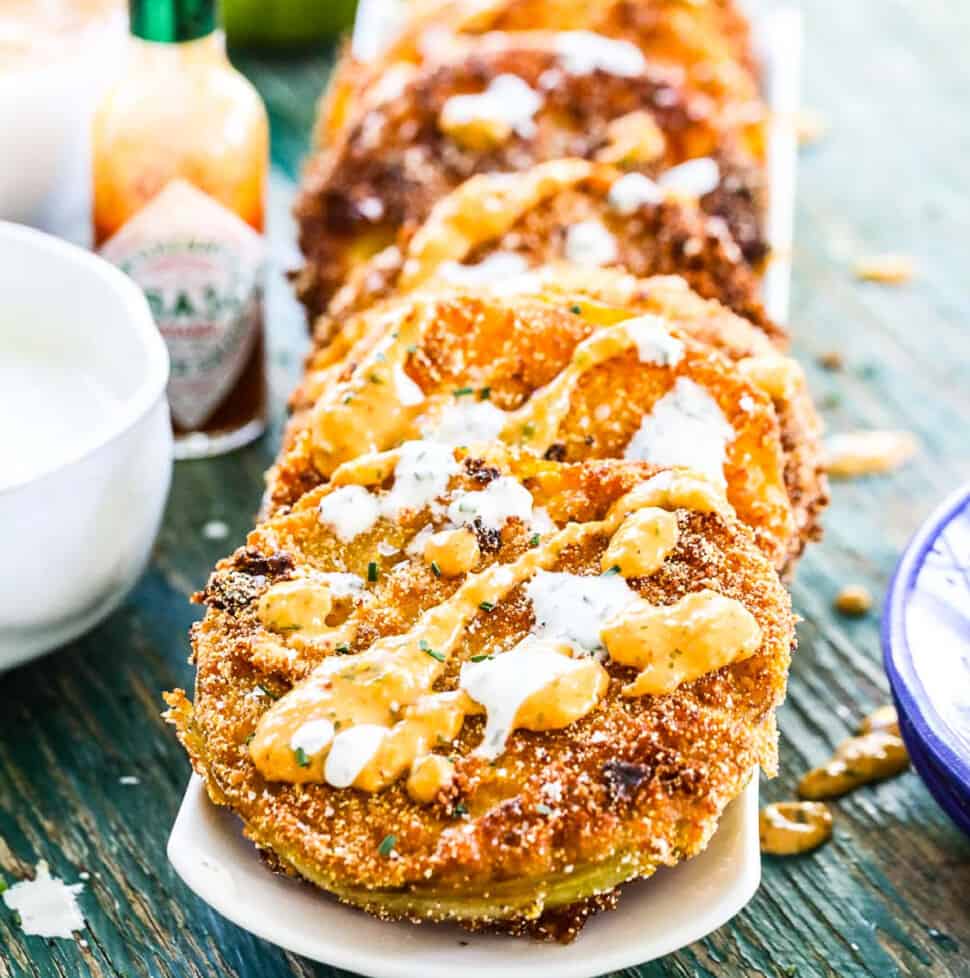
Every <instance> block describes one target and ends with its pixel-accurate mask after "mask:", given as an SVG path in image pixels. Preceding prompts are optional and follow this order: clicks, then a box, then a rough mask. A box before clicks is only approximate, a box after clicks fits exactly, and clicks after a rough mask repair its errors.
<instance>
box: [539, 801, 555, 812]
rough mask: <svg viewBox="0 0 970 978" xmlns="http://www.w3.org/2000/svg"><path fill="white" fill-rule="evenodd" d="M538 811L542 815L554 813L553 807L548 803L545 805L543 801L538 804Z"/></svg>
mask: <svg viewBox="0 0 970 978" xmlns="http://www.w3.org/2000/svg"><path fill="white" fill-rule="evenodd" d="M536 811H537V812H538V813H539V814H540V815H551V814H552V809H551V808H550V807H549V806H548V805H544V804H543V803H542V802H539V804H538V805H536Z"/></svg>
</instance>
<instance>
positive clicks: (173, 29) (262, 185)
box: [93, 0, 269, 458]
mask: <svg viewBox="0 0 970 978" xmlns="http://www.w3.org/2000/svg"><path fill="white" fill-rule="evenodd" d="M130 13H131V34H132V37H131V39H130V44H129V48H130V50H129V59H128V66H127V70H126V71H125V72H124V73H123V74H122V77H121V78H120V79H119V80H118V81H117V82H116V83H115V85H114V86H113V88H112V89H111V90H110V91H109V92H108V94H107V95H106V96H105V98H104V99H103V101H102V103H101V105H100V107H99V109H98V111H97V113H96V116H95V120H94V133H93V176H94V195H93V200H94V214H93V224H94V237H95V246H96V247H97V248H99V249H100V251H101V254H102V255H103V256H104V257H105V258H107V259H108V260H109V261H112V262H114V263H115V264H116V265H118V266H119V267H120V268H121V269H122V270H123V271H125V272H126V273H127V274H128V275H130V276H131V277H132V278H133V279H134V280H135V281H136V282H137V283H138V284H139V285H140V286H141V287H142V289H143V290H144V291H145V294H146V296H147V298H148V302H149V304H150V306H151V308H152V312H153V313H154V316H155V321H156V322H157V324H158V327H159V329H160V330H161V332H162V335H163V336H164V337H165V340H166V342H167V344H168V349H169V354H170V356H171V361H172V375H171V380H170V382H169V389H168V394H169V403H170V404H171V408H172V423H173V426H174V428H175V441H176V449H175V453H176V457H178V458H193V457H200V456H205V455H215V454H220V453H222V452H225V451H229V450H230V449H232V448H236V447H238V446H240V445H243V444H245V443H246V442H249V441H251V440H252V439H253V438H255V437H256V436H257V435H259V434H260V432H262V430H263V428H264V425H265V415H266V365H265V353H264V343H263V302H262V294H263V288H262V279H263V267H264V240H263V217H264V204H265V191H266V174H267V168H268V161H269V135H268V132H269V130H268V124H267V119H266V111H265V109H264V107H263V104H262V102H261V100H260V98H259V95H258V94H257V93H256V90H255V89H254V88H253V87H252V85H250V84H249V82H248V81H246V79H245V78H243V76H242V75H240V74H239V73H238V72H237V71H236V70H235V69H234V68H233V67H232V66H231V65H230V63H229V61H228V59H227V57H226V52H225V42H224V38H223V35H222V32H221V31H220V30H218V29H217V27H216V18H215V10H214V0H130Z"/></svg>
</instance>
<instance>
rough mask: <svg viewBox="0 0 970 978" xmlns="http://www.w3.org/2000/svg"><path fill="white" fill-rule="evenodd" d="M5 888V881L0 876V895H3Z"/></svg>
mask: <svg viewBox="0 0 970 978" xmlns="http://www.w3.org/2000/svg"><path fill="white" fill-rule="evenodd" d="M6 888H7V881H6V880H5V879H4V878H3V877H2V876H0V893H3V891H4V890H5V889H6Z"/></svg>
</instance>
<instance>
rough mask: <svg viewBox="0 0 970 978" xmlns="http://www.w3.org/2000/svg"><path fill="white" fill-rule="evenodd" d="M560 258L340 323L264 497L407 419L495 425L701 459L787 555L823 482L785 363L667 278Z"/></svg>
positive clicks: (683, 461) (385, 437) (739, 324)
mask: <svg viewBox="0 0 970 978" xmlns="http://www.w3.org/2000/svg"><path fill="white" fill-rule="evenodd" d="M560 272H561V274H557V273H556V271H555V270H547V271H546V272H545V273H543V275H542V276H540V280H539V282H538V283H537V285H538V287H537V288H536V289H535V290H534V291H533V292H531V293H526V294H518V293H512V294H502V293H498V292H496V291H494V290H489V289H485V288H477V289H473V288H470V287H465V288H460V289H459V288H457V287H451V288H445V289H440V288H435V289H433V290H430V291H424V292H416V293H412V294H410V295H408V296H404V297H402V298H400V299H397V300H394V301H392V302H389V303H387V304H385V305H383V306H380V307H376V308H375V309H373V310H370V311H369V312H365V313H363V314H361V316H360V317H359V318H358V320H357V322H356V323H348V324H347V326H346V327H345V329H344V331H342V334H341V335H343V336H344V340H345V341H347V342H349V340H350V337H351V336H352V335H353V336H356V337H357V342H356V343H354V344H353V345H352V346H351V348H350V349H349V351H348V352H346V354H345V355H344V356H343V357H338V359H336V360H335V361H334V360H332V359H331V358H332V357H333V356H335V355H336V348H338V347H339V346H340V345H341V343H340V342H339V341H340V336H338V341H335V342H334V344H332V346H331V347H328V348H326V349H325V350H324V351H322V354H321V357H322V363H324V364H326V365H320V366H319V369H318V370H313V369H311V371H310V372H309V373H308V376H307V380H306V381H305V383H304V388H303V389H304V390H305V391H306V392H307V395H308V396H307V402H308V403H312V407H311V408H308V409H307V410H305V411H302V412H300V413H299V414H298V415H297V416H296V417H295V418H294V420H293V422H292V423H291V427H290V431H289V434H288V437H287V440H286V444H285V446H284V450H283V453H282V455H281V457H280V460H279V461H278V463H277V464H276V465H275V466H274V467H273V468H272V469H271V470H270V472H269V473H268V475H267V480H268V485H267V494H266V501H265V509H266V511H267V512H275V511H278V510H279V509H280V508H282V507H285V506H288V505H291V504H292V503H293V502H295V501H296V499H298V498H299V496H300V495H301V494H302V493H303V492H306V491H307V490H309V489H311V488H312V487H313V486H314V485H317V484H319V483H320V482H321V481H324V480H325V479H327V478H328V477H329V476H330V474H331V473H332V471H333V468H334V466H335V465H337V464H339V463H340V462H342V461H345V460H346V459H348V458H351V457H353V456H354V455H355V454H358V453H360V452H366V451H381V450H384V449H389V448H393V447H394V446H395V445H396V444H397V443H398V442H400V441H401V440H404V439H407V438H414V437H419V436H420V435H421V434H426V435H427V436H429V437H433V438H436V439H438V440H441V439H446V440H447V439H451V440H452V441H453V442H454V443H457V444H462V443H468V442H470V441H476V440H486V441H487V440H490V439H499V440H501V441H503V442H505V443H507V444H512V445H516V446H519V447H522V448H524V449H527V450H530V451H532V452H535V453H536V454H538V455H541V456H544V457H547V458H551V459H559V460H566V461H573V460H581V459H585V458H616V457H627V458H635V459H642V460H645V461H650V462H654V463H656V464H665V465H682V466H688V467H695V468H697V467H700V468H701V469H706V470H707V471H708V473H709V474H712V475H713V476H715V477H717V478H719V479H723V480H726V484H727V494H728V498H729V500H730V501H731V503H732V505H733V506H734V507H735V509H736V510H737V511H738V514H739V517H740V518H741V519H742V520H743V521H744V522H746V523H747V524H748V525H749V526H751V527H752V528H753V529H754V531H755V537H756V539H757V540H758V543H759V545H760V546H762V547H763V549H764V550H765V553H767V554H768V555H769V557H770V559H771V560H772V561H773V562H775V564H776V566H777V567H778V568H779V569H783V570H786V571H787V570H790V569H791V567H792V566H793V562H794V561H795V559H796V558H797V556H798V555H799V554H800V553H801V551H802V549H803V548H804V545H805V541H806V540H808V539H811V538H812V537H813V536H815V535H817V519H818V513H819V511H820V509H821V508H822V506H823V504H824V499H825V481H824V475H823V474H822V472H821V462H820V457H821V455H820V452H819V449H818V444H817V422H816V420H815V415H814V412H813V410H812V407H811V403H810V401H809V400H808V399H807V395H806V393H805V387H804V379H803V376H802V374H801V372H800V370H799V368H798V367H797V365H796V364H795V363H794V362H793V361H791V360H790V359H788V358H787V357H784V356H783V355H781V354H779V353H778V352H777V351H776V349H775V347H774V346H773V345H772V344H771V342H770V341H769V340H768V339H767V337H766V336H764V334H763V333H761V332H760V331H758V330H757V329H756V328H755V327H753V326H751V325H750V324H749V323H747V322H745V321H744V320H741V319H739V318H738V317H735V316H732V315H731V314H730V313H729V312H728V311H727V310H725V309H724V308H723V307H720V306H717V305H716V304H714V303H706V302H704V301H703V300H701V299H699V298H698V297H697V296H696V295H694V294H693V293H691V292H690V291H689V290H687V289H686V288H684V286H683V283H681V282H678V281H677V280H672V279H651V280H645V281H639V280H635V279H632V278H631V277H629V276H610V275H605V276H604V277H602V278H597V279H596V280H595V281H593V280H592V279H591V278H590V276H589V275H588V274H586V275H585V276H584V282H585V285H586V291H580V288H581V287H583V282H580V281H579V279H578V278H577V277H576V274H575V271H571V270H569V269H563V270H560ZM621 300H622V301H621ZM625 323H629V325H628V326H627V325H624V324H625ZM641 332H643V333H644V343H643V345H642V346H640V345H638V343H637V342H636V335H639V334H640V333H641ZM646 334H649V336H648V335H646ZM654 341H655V343H654ZM712 341H716V345H715V343H714V342H712ZM656 344H659V346H658V345H656ZM776 374H777V376H776ZM311 385H312V386H313V387H315V391H314V392H313V394H312V395H311V394H310V386H311ZM776 405H778V407H777V408H776ZM782 418H783V419H784V423H783V422H782V421H781V420H780V419H782Z"/></svg>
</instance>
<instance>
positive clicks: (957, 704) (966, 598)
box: [882, 486, 970, 835]
mask: <svg viewBox="0 0 970 978" xmlns="http://www.w3.org/2000/svg"><path fill="white" fill-rule="evenodd" d="M882 644H883V657H884V661H885V666H886V673H887V675H888V676H889V682H890V686H891V687H892V692H893V699H894V700H895V702H896V709H897V711H898V713H899V720H900V731H901V733H902V735H903V739H904V740H905V742H906V747H907V749H908V751H909V753H910V757H911V758H912V761H913V766H914V767H915V768H916V770H917V771H918V772H919V774H920V776H921V777H922V778H923V781H924V782H925V783H926V786H927V787H928V788H929V790H930V792H931V793H932V795H933V797H934V798H935V799H936V800H937V802H939V804H940V806H941V807H942V808H943V809H944V810H945V811H946V812H947V814H948V815H949V816H950V817H951V818H952V819H953V820H954V821H955V822H956V823H957V825H959V826H960V828H962V829H963V830H964V832H966V833H967V834H968V835H970V486H965V487H963V488H962V489H960V490H958V491H957V492H955V493H953V494H952V495H951V496H949V497H948V498H947V499H946V500H944V502H943V503H942V504H941V505H940V507H939V508H938V509H937V510H936V511H935V512H934V513H933V515H932V516H930V518H929V519H928V520H927V521H926V522H925V523H924V524H923V526H922V527H921V528H920V529H919V530H918V531H917V533H916V535H915V536H914V537H913V539H912V541H911V542H910V544H909V546H908V547H907V548H906V550H905V552H904V553H903V556H902V558H901V559H900V561H899V566H898V567H897V568H896V573H895V574H894V576H893V579H892V582H891V584H890V587H889V595H888V598H887V602H886V613H885V615H884V616H883V629H882Z"/></svg>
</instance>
